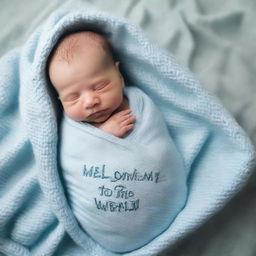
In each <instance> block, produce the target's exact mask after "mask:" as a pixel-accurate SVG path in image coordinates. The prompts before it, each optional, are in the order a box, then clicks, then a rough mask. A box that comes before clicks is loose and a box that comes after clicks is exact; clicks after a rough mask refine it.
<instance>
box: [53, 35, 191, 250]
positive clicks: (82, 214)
mask: <svg viewBox="0 0 256 256" xmlns="http://www.w3.org/2000/svg"><path fill="white" fill-rule="evenodd" d="M110 49H111V48H110V45H109V43H108V41H107V40H106V38H105V37H103V36H102V35H100V34H98V33H94V32H89V31H82V32H77V33H73V34H70V35H68V36H66V37H64V38H63V39H62V40H60V42H58V44H57V45H56V47H55V48H54V50H53V52H52V54H51V56H50V58H49V65H48V72H49V78H50V81H51V83H52V85H53V86H54V88H55V89H56V91H57V93H58V95H59V99H60V101H61V103H62V106H63V109H64V113H63V118H62V122H61V126H60V149H59V159H60V166H61V171H62V176H63V181H64V187H65V190H66V194H67V199H68V201H69V204H70V207H71V209H72V211H73V213H74V215H75V217H76V219H77V221H78V222H79V224H80V226H81V227H82V228H83V229H84V231H85V232H87V234H89V235H90V236H91V238H92V239H94V240H95V241H97V242H98V243H99V244H100V245H102V246H103V247H105V248H106V249H108V250H110V251H114V252H121V253H122V252H128V251H132V250H135V249H137V248H139V247H141V246H143V245H145V244H147V243H149V242H150V241H151V240H152V239H154V238H156V237H157V236H159V235H160V234H161V233H162V232H163V231H165V230H166V229H167V228H168V227H169V225H170V224H171V222H173V221H174V219H175V217H176V216H177V214H178V213H179V212H180V211H181V209H182V207H183V206H184V204H185V201H186V196H187V187H186V171H185V168H184V166H183V162H182V158H181V156H180V154H179V152H178V150H177V149H176V147H175V144H174V142H173V141H172V139H171V137H170V135H169V132H168V129H167V127H166V124H165V122H164V119H163V117H162V115H161V112H159V111H158V109H157V108H156V106H155V104H154V103H153V102H152V100H151V99H150V98H149V97H148V95H146V94H145V93H144V92H143V91H142V90H140V89H139V88H138V87H136V86H131V85H125V82H124V78H123V76H122V74H121V73H120V71H119V62H117V61H115V60H114V58H113V56H112V53H111V50H110ZM131 113H132V114H133V115H131ZM135 119H136V122H135Z"/></svg>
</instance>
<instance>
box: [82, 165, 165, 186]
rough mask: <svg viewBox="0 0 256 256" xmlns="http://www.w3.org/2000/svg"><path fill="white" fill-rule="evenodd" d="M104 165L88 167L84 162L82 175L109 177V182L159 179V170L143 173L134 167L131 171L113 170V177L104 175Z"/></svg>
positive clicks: (100, 177) (156, 180) (154, 180)
mask: <svg viewBox="0 0 256 256" xmlns="http://www.w3.org/2000/svg"><path fill="white" fill-rule="evenodd" d="M105 167H106V165H105V164H103V165H102V166H101V167H99V166H93V165H92V166H91V167H90V168H88V167H87V166H86V164H85V165H84V168H83V176H85V177H91V178H99V179H110V181H111V182H117V181H120V180H122V181H152V182H155V183H157V182H158V180H159V176H160V172H153V171H150V172H147V171H144V172H143V173H140V172H138V170H137V169H136V168H134V170H133V172H127V171H115V172H114V177H111V176H105Z"/></svg>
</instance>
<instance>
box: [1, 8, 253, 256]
mask: <svg viewBox="0 0 256 256" xmlns="http://www.w3.org/2000/svg"><path fill="white" fill-rule="evenodd" d="M77 30H96V31H100V32H102V33H104V34H105V35H106V36H107V37H108V38H109V40H110V42H111V44H112V45H113V48H114V50H115V52H116V55H117V57H118V59H119V60H120V63H122V65H121V66H122V73H123V75H124V76H125V80H126V82H127V84H134V85H136V86H137V87H138V88H140V89H141V90H142V91H143V92H144V93H146V94H147V95H148V96H149V97H150V98H151V99H152V100H153V102H154V103H155V104H156V105H157V107H158V109H159V110H160V111H161V113H162V115H163V117H164V119H165V122H166V125H167V128H168V132H169V133H170V135H171V137H172V140H173V143H174V144H175V147H176V148H177V151H178V152H179V154H180V155H181V157H182V161H183V163H184V168H185V171H186V172H187V174H188V176H187V179H186V185H187V188H188V193H187V200H186V202H185V205H184V207H183V208H182V209H181V211H180V212H179V213H178V214H177V216H176V217H175V218H174V219H173V221H172V222H171V225H170V226H169V227H168V228H167V229H166V230H165V231H164V232H163V233H161V234H160V235H158V236H156V237H155V238H154V239H153V240H152V241H150V242H149V243H147V244H146V245H144V246H142V247H140V248H138V249H136V250H134V251H132V252H128V253H124V254H123V255H131V256H137V255H147V256H148V255H156V254H159V253H160V252H161V251H163V250H164V249H166V248H167V247H170V246H172V245H174V244H175V243H176V242H177V241H178V240H179V239H181V238H183V237H184V236H185V235H186V234H188V233H189V232H190V231H192V230H193V229H195V228H197V227H198V226H199V225H201V224H202V223H203V222H204V221H205V220H206V219H207V218H209V217H210V216H211V215H213V214H214V213H216V211H218V210H219V209H220V208H221V207H222V206H224V204H225V203H226V202H227V201H228V200H229V199H230V198H231V197H232V196H233V195H234V194H235V193H236V192H237V191H238V190H239V189H241V187H242V186H243V185H244V184H245V181H246V180H247V179H248V177H249V175H250V174H251V170H252V166H253V164H254V158H255V151H254V149H253V147H252V145H251V143H250V141H249V139H248V137H247V135H246V134H245V133H244V131H243V130H242V129H241V128H240V127H239V125H238V124H237V123H236V121H235V120H234V119H233V118H232V116H230V114H229V113H228V112H227V111H226V110H225V109H224V108H223V107H222V105H221V104H220V102H219V101H218V100H217V99H216V98H215V97H214V96H213V95H211V94H209V93H208V92H207V91H205V90H204V89H203V88H202V87H201V86H200V84H199V82H198V81H197V80H196V79H195V78H194V77H193V75H192V74H190V73H189V72H188V71H187V70H185V69H184V68H183V67H181V66H180V65H179V64H178V63H177V61H176V60H175V59H174V58H173V57H172V56H170V55H169V54H168V53H167V52H165V51H163V50H162V49H160V48H158V47H157V46H155V45H153V44H152V43H150V42H149V41H148V40H147V38H146V37H145V35H144V34H143V33H142V32H141V31H140V30H139V29H137V28H136V27H135V26H133V25H130V24H129V23H127V21H125V20H123V19H120V18H116V17H113V16H110V15H108V14H106V13H100V12H91V11H88V12H87V10H76V11H75V10H73V11H63V12H57V13H54V14H53V15H52V16H51V17H50V18H49V19H48V20H47V21H46V22H45V24H43V25H42V26H40V27H39V28H38V29H37V30H36V31H35V32H34V33H33V34H32V35H31V37H30V38H29V40H28V41H27V42H26V43H25V44H24V46H23V47H22V48H17V49H14V50H12V51H10V52H9V53H7V54H6V55H5V56H4V57H2V58H1V60H0V74H1V75H0V120H1V122H0V150H1V151H0V194H1V197H0V231H1V232H0V252H1V253H4V254H6V255H19V256H21V255H91V256H92V255H107V256H109V255H119V253H114V252H113V253H112V252H110V251H108V250H106V249H105V248H103V247H102V246H101V245H100V244H99V243H97V242H95V241H94V240H93V239H91V238H90V236H89V235H88V234H87V233H86V232H85V231H84V230H83V229H82V228H81V226H80V225H79V224H78V222H77V219H76V218H75V216H74V214H73V212H72V210H71V208H70V206H69V204H68V201H67V195H66V194H65V191H64V189H63V183H62V182H63V181H62V180H61V176H60V168H59V165H58V161H57V160H58V159H57V155H58V122H57V120H58V119H57V117H58V116H57V113H58V112H57V111H55V110H56V109H55V105H54V98H53V97H52V96H51V94H50V93H49V91H48V86H49V81H48V79H47V75H46V64H47V59H48V57H49V55H50V52H51V50H52V49H53V47H54V45H55V44H56V43H57V41H58V39H59V38H60V37H61V36H62V35H63V34H64V33H68V32H71V31H77ZM84 143H86V142H84Z"/></svg>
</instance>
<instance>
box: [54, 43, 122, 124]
mask: <svg viewBox="0 0 256 256" xmlns="http://www.w3.org/2000/svg"><path fill="white" fill-rule="evenodd" d="M90 48H91V49H90V50H88V47H86V51H85V49H80V50H78V51H76V52H75V53H74V55H73V58H72V60H71V61H70V62H69V63H68V62H66V61H64V60H59V59H56V58H53V60H52V62H51V63H50V67H49V75H50V79H51V82H52V83H53V85H54V87H55V89H56V90H57V92H58V94H59V99H60V100H61V103H62V105H63V108H64V111H65V113H66V114H67V115H68V116H69V117H70V118H71V119H73V120H77V121H86V122H93V123H102V122H104V121H106V120H107V119H108V118H109V117H110V115H111V114H112V113H113V112H114V111H115V110H116V109H117V108H118V107H119V106H120V105H121V103H122V101H123V87H124V80H123V77H122V75H121V73H120V72H119V67H118V63H117V62H116V63H114V62H113V61H111V60H110V59H109V58H108V57H107V56H106V54H105V53H104V52H103V50H102V49H97V48H96V47H90ZM99 111H100V112H99Z"/></svg>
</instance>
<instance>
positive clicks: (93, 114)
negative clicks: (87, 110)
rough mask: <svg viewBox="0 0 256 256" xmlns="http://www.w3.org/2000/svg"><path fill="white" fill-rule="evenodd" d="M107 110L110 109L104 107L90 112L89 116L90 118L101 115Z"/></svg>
mask: <svg viewBox="0 0 256 256" xmlns="http://www.w3.org/2000/svg"><path fill="white" fill-rule="evenodd" d="M107 110H108V109H103V110H100V111H97V112H94V113H92V114H90V115H89V116H88V118H95V117H99V116H101V115H102V114H105V112H107Z"/></svg>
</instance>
